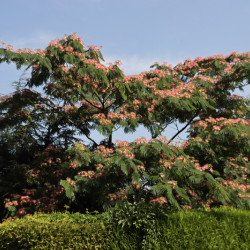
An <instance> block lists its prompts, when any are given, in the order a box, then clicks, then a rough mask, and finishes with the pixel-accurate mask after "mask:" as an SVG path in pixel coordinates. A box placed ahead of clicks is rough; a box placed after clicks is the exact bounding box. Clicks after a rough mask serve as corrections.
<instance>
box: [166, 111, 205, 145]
mask: <svg viewBox="0 0 250 250" xmlns="http://www.w3.org/2000/svg"><path fill="white" fill-rule="evenodd" d="M200 111H201V110H200V109H199V110H198V111H197V112H196V113H195V115H194V116H193V117H192V118H191V119H190V120H189V122H188V123H187V124H186V125H185V126H184V127H183V128H182V129H181V130H179V131H178V132H177V133H176V134H175V135H174V136H173V137H172V138H171V139H170V140H169V142H168V144H169V143H170V142H171V141H173V140H174V138H175V137H177V136H178V135H179V134H180V133H181V132H182V131H184V130H185V129H186V128H187V126H189V125H190V124H191V122H192V121H193V120H194V118H195V117H196V116H197V115H198V114H199V113H200Z"/></svg>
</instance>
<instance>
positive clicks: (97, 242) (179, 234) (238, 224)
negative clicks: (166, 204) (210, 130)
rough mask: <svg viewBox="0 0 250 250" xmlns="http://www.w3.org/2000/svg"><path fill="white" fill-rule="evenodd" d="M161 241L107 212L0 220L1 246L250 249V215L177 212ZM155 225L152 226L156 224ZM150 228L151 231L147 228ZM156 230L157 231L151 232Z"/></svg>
mask: <svg viewBox="0 0 250 250" xmlns="http://www.w3.org/2000/svg"><path fill="white" fill-rule="evenodd" d="M158 225H160V226H159V227H158V228H157V229H156V230H155V232H157V237H156V238H157V239H158V241H154V240H153V241H152V240H151V239H150V237H153V235H150V233H149V234H148V235H145V237H144V239H148V240H144V242H143V243H142V242H141V235H139V231H140V230H138V232H136V231H134V233H133V235H131V233H130V232H131V231H130V230H129V228H125V229H124V230H122V229H120V228H119V227H118V226H117V224H114V223H112V222H110V221H109V220H108V216H107V214H105V213H103V214H98V215H88V214H87V215H86V214H80V213H75V214H67V213H64V214H62V213H52V214H35V215H34V216H26V217H24V218H23V219H20V220H15V221H13V222H4V223H2V224H0V249H13V250H14V249H223V250H224V249H227V250H228V249H234V250H235V249H246V250H247V249H249V246H250V238H249V237H250V236H249V235H250V213H249V211H247V210H238V209H228V208H219V209H212V210H210V211H204V210H192V211H182V212H175V213H171V214H169V215H168V218H167V219H166V220H163V221H161V222H160V223H158ZM150 229H151V228H150ZM146 231H147V230H146ZM148 232H152V230H151V231H150V230H148Z"/></svg>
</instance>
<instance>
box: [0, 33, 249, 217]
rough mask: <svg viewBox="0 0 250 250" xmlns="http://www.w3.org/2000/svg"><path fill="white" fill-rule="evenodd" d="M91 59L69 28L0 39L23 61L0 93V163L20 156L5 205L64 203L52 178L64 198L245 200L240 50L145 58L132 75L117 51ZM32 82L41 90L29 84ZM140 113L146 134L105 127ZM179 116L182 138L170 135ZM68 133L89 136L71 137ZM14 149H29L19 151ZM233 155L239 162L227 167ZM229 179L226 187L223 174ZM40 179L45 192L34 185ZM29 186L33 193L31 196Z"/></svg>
mask: <svg viewBox="0 0 250 250" xmlns="http://www.w3.org/2000/svg"><path fill="white" fill-rule="evenodd" d="M102 60H103V57H102V54H101V52H100V48H99V47H95V46H90V47H89V49H85V47H84V44H83V42H82V40H81V39H80V38H79V37H77V36H76V34H72V35H69V36H65V37H64V38H63V39H61V40H59V39H56V40H54V41H52V42H50V44H49V46H48V47H47V48H46V49H45V50H36V51H32V50H28V49H26V50H17V51H14V50H13V49H12V47H10V46H5V47H4V48H1V49H0V63H2V62H7V63H10V62H14V63H16V65H17V68H20V67H21V66H23V65H25V66H26V67H27V68H26V69H27V70H28V69H31V70H32V71H31V77H30V79H28V80H27V82H26V86H25V88H24V89H22V90H20V91H17V92H15V93H13V94H12V95H10V96H7V97H2V100H1V103H0V110H1V120H0V127H1V129H2V131H3V132H2V138H3V139H2V142H1V143H2V145H10V146H11V147H7V149H6V150H7V153H6V154H4V155H2V158H3V161H2V162H4V164H5V165H4V166H3V167H1V169H5V170H4V171H5V172H4V171H2V175H8V174H9V173H10V172H11V169H12V167H13V165H15V166H16V168H17V169H18V168H19V167H20V166H21V165H22V164H26V165H27V166H26V168H25V171H24V173H25V177H24V178H25V179H26V181H25V182H24V183H23V187H24V189H25V190H26V191H25V192H26V195H25V197H26V196H28V198H27V197H26V198H25V199H26V200H25V202H23V201H22V198H21V197H22V196H17V197H18V198H17V199H15V198H13V197H14V196H13V195H15V194H16V192H17V190H13V189H11V188H10V190H8V191H7V193H6V196H5V198H6V199H5V206H6V207H8V209H9V210H10V211H12V212H13V214H14V213H16V208H17V207H21V206H22V204H21V203H23V204H24V205H26V206H27V207H28V208H26V210H21V212H20V211H19V210H18V211H19V214H21V213H25V212H27V211H28V210H29V209H30V208H31V207H32V209H33V210H38V209H45V210H46V209H47V210H48V209H55V208H56V206H57V207H58V208H60V207H63V205H64V204H66V203H67V202H66V200H65V197H63V194H64V193H63V191H62V189H61V186H60V184H61V185H62V186H63V187H64V188H65V194H66V196H67V197H68V198H70V200H71V207H72V209H75V210H84V209H86V208H91V209H95V208H97V209H99V210H100V209H102V207H105V206H109V205H110V201H111V203H112V202H114V201H116V200H125V199H128V200H131V201H132V200H136V201H139V200H140V199H141V198H144V199H146V200H147V201H148V202H150V201H151V202H159V203H167V202H168V204H170V205H171V206H174V207H176V208H181V207H186V206H192V207H198V206H202V205H204V204H205V205H209V204H210V203H211V200H212V201H213V203H214V204H215V205H221V204H228V205H233V206H242V207H244V206H249V203H248V200H247V198H246V197H247V196H246V191H247V190H246V188H247V180H246V175H247V174H248V171H249V170H248V168H249V166H248V158H249V150H248V149H247V148H249V145H248V139H249V133H248V134H247V133H245V132H243V133H242V131H245V129H246V126H247V125H249V121H248V120H247V119H245V118H246V115H247V113H248V112H249V108H248V103H249V101H248V100H245V99H243V98H241V97H235V96H233V95H232V94H231V91H233V90H235V89H237V88H239V89H242V88H243V87H244V86H245V85H246V84H249V79H250V66H249V65H250V64H249V54H248V53H243V54H237V53H235V52H234V53H232V54H230V55H229V56H214V57H207V58H196V59H195V60H186V61H185V62H184V64H178V65H176V66H175V67H174V68H172V67H171V66H169V65H167V64H164V65H158V64H155V65H153V66H152V67H153V68H154V69H152V70H150V71H148V72H144V73H141V74H139V75H135V76H125V75H124V74H123V72H122V71H121V70H120V68H119V62H115V64H109V66H105V65H104V64H102V63H101V61H102ZM39 86H42V87H43V93H38V92H36V91H34V90H32V88H33V87H39ZM45 95H46V96H45ZM195 119H196V120H197V119H199V121H198V122H197V121H195ZM177 121H178V122H180V123H181V124H184V125H183V128H181V129H180V130H178V131H177V132H176V134H175V135H174V136H173V137H172V138H170V140H168V141H166V140H165V139H163V138H162V137H160V136H161V134H162V132H163V131H165V130H166V129H167V127H168V126H169V125H171V124H173V123H176V122H177ZM210 123H211V124H212V125H211V124H210ZM217 123H218V124H217ZM204 124H206V125H204ZM139 125H143V126H144V127H145V128H147V129H148V130H149V131H150V132H151V135H152V140H151V141H149V142H146V141H144V139H139V140H138V141H135V142H134V143H130V144H129V143H128V142H126V141H125V142H116V144H114V142H113V141H112V134H113V132H114V131H116V130H117V129H119V128H122V129H124V132H125V133H129V132H135V131H136V128H137V127H138V126H139ZM190 125H192V126H193V128H191V130H190V139H189V140H188V141H187V142H186V143H184V144H183V145H179V146H178V145H173V144H172V142H173V140H174V139H175V138H176V136H178V134H179V133H181V132H182V131H183V130H184V129H185V128H187V127H188V126H190ZM222 127H223V129H222ZM224 128H225V129H224ZM92 130H98V131H99V132H100V133H101V134H102V135H104V136H105V137H106V139H105V140H104V141H102V142H101V143H100V144H99V145H98V143H97V142H96V141H95V138H91V137H90V132H91V131H92ZM17 135H18V136H17ZM229 135H230V136H231V138H230V140H229ZM77 136H85V137H86V138H88V139H89V140H90V141H91V144H90V145H88V146H87V145H84V144H82V143H81V141H80V139H78V138H77ZM77 141H80V142H79V143H76V142H77ZM232 142H233V143H232ZM15 143H16V145H15ZM75 143H76V144H75ZM204 143H206V144H204ZM236 145H238V149H237V150H234V146H236ZM72 146H73V147H72ZM3 147H5V146H3ZM197 150H199V151H197ZM206 150H208V151H206ZM18 152H21V155H22V156H23V155H24V154H23V153H24V152H25V153H28V154H29V157H25V160H24V162H23V161H22V160H21V159H20V158H19V157H18ZM197 152H198V153H197ZM206 152H211V157H207V155H206ZM13 161H14V163H13ZM235 161H237V163H236V162H235ZM222 163H223V164H222ZM52 166H53V167H54V168H55V169H56V170H53V171H52V170H51V168H50V167H52ZM228 166H231V167H232V168H234V169H233V170H229V168H228ZM236 166H239V167H240V168H241V172H242V173H240V174H239V173H237V174H233V173H232V172H233V171H234V172H235V171H236V169H235V168H237V167H236ZM55 171H57V172H55ZM228 171H229V172H230V173H229V174H228ZM236 172H237V171H236ZM17 176H18V175H17ZM229 176H230V178H229ZM229 179H230V181H232V183H234V182H235V183H237V185H236V186H237V187H236V188H235V185H233V184H232V183H231V184H232V185H231V184H230V185H227V184H225V183H227V181H229ZM45 183H46V185H45ZM44 185H45V186H46V188H44ZM240 185H241V186H240ZM242 185H243V186H242ZM48 186H49V187H50V188H51V187H52V189H53V190H54V191H53V192H54V193H55V194H54V195H53V197H48V195H47V196H44V195H45V193H46V192H45V191H46V190H47V193H48V192H49V190H50V189H49V188H47V187H48ZM30 189H32V190H33V193H32V192H30V191H29V190H30ZM27 192H28V193H30V194H27ZM31 193H32V194H31ZM31 197H36V200H34V199H33V205H34V206H33V205H32V206H31V203H32V202H31V200H32V198H31ZM43 197H47V198H43ZM42 198H43V199H42ZM59 198H60V201H59ZM51 200H52V201H51ZM14 201H16V202H15V203H13V202H14ZM45 201H46V202H47V203H48V204H47V205H46V204H45V205H44V202H45ZM46 202H45V203H46ZM38 203H39V204H38ZM6 204H7V205H6ZM247 204H248V205H247ZM14 205H15V206H14ZM32 209H30V210H32ZM31 212H32V211H31Z"/></svg>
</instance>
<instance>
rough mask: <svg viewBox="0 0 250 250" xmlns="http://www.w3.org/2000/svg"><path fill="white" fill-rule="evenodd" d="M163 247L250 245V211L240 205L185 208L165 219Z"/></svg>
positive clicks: (187, 247) (242, 246) (228, 247)
mask: <svg viewBox="0 0 250 250" xmlns="http://www.w3.org/2000/svg"><path fill="white" fill-rule="evenodd" d="M162 229H163V230H162V241H161V247H160V249H223V250H224V249H227V250H228V249H234V250H235V249H249V246H250V237H249V236H250V213H249V211H247V210H238V209H222V208H220V209H212V210H211V211H202V210H200V211H184V212H178V213H173V214H171V215H169V217H168V219H167V220H166V221H164V223H162Z"/></svg>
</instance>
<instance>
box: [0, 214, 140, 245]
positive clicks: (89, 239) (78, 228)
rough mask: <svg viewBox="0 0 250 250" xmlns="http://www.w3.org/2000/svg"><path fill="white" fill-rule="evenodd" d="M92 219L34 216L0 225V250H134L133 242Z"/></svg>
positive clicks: (74, 216) (76, 215)
mask: <svg viewBox="0 0 250 250" xmlns="http://www.w3.org/2000/svg"><path fill="white" fill-rule="evenodd" d="M104 220H105V219H103V218H101V215H100V216H93V215H81V214H79V213H78V214H72V215H71V214H59V213H54V214H50V215H43V214H36V215H35V216H28V217H24V218H23V219H20V220H16V221H13V222H4V223H2V224H1V225H0V249H13V250H14V249H56V250H58V249H138V248H137V247H136V245H137V243H136V242H135V241H134V239H133V238H132V237H131V236H129V235H126V234H125V233H124V232H123V231H122V230H117V229H114V228H115V227H114V225H113V224H112V223H111V222H109V223H108V222H106V223H104Z"/></svg>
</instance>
